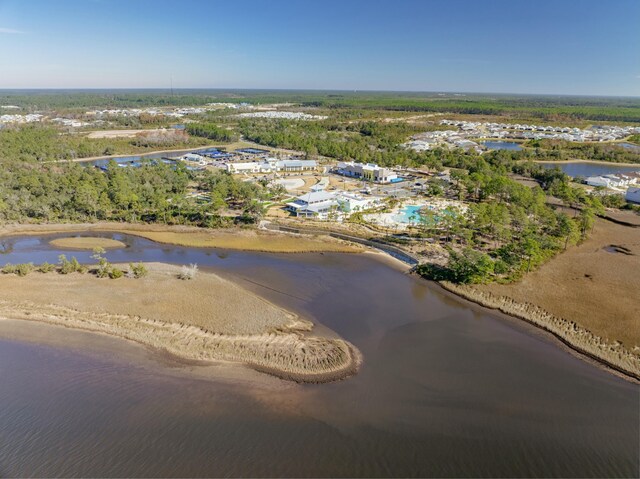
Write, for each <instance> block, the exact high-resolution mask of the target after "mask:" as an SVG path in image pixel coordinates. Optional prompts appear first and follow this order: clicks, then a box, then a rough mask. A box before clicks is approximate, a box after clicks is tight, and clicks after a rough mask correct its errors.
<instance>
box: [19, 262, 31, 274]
mask: <svg viewBox="0 0 640 479" xmlns="http://www.w3.org/2000/svg"><path fill="white" fill-rule="evenodd" d="M33 269H34V266H33V263H21V264H18V265H16V274H17V275H18V276H26V275H28V274H29V273H31V272H32V271H33Z"/></svg>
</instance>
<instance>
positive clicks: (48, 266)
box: [38, 261, 56, 273]
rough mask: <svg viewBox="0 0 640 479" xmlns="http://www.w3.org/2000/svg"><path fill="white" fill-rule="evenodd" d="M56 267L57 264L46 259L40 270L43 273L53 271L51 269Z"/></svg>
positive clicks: (39, 267)
mask: <svg viewBox="0 0 640 479" xmlns="http://www.w3.org/2000/svg"><path fill="white" fill-rule="evenodd" d="M55 269H56V265H55V264H51V263H47V262H46V261H45V262H44V263H42V264H41V265H40V266H38V271H39V272H41V273H51V271H53V270H55Z"/></svg>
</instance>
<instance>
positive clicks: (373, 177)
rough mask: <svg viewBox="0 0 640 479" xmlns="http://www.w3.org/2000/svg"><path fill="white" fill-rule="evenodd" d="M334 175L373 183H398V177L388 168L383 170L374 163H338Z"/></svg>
mask: <svg viewBox="0 0 640 479" xmlns="http://www.w3.org/2000/svg"><path fill="white" fill-rule="evenodd" d="M336 173H338V174H339V175H343V176H348V177H350V178H358V179H362V180H365V181H372V182H374V183H391V182H394V181H398V175H396V174H395V173H394V172H393V171H392V170H390V169H388V168H383V167H381V166H378V165H376V164H374V163H366V164H365V163H358V162H354V161H341V162H339V163H338V165H337V168H336Z"/></svg>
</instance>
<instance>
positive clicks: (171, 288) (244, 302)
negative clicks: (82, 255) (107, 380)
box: [0, 263, 361, 382]
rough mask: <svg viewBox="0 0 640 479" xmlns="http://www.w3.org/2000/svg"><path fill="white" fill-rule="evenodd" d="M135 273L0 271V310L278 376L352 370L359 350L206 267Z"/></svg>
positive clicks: (314, 376) (316, 378) (338, 375)
mask: <svg viewBox="0 0 640 479" xmlns="http://www.w3.org/2000/svg"><path fill="white" fill-rule="evenodd" d="M148 267H149V270H150V274H149V275H148V276H147V277H145V278H142V279H130V278H122V279H119V280H115V281H114V280H101V279H98V278H96V277H94V276H91V275H81V274H69V275H54V274H41V273H32V274H30V275H29V276H25V277H18V276H14V275H0V288H1V289H2V292H3V293H2V295H1V297H2V298H3V299H0V317H4V318H8V319H25V320H30V321H40V322H45V323H49V324H54V325H59V326H65V327H70V328H76V329H82V330H86V331H93V332H100V333H106V334H109V335H112V336H117V337H120V338H124V339H128V340H131V341H135V342H138V343H140V344H143V345H146V346H149V347H151V348H154V349H157V350H160V351H166V352H168V353H170V354H172V355H175V356H177V357H179V358H182V359H187V360H198V361H230V362H236V363H241V364H245V365H248V366H249V367H252V368H254V369H256V370H259V371H262V372H266V373H269V374H272V375H275V376H278V377H280V378H284V379H289V380H295V381H301V382H326V381H332V380H337V379H342V378H344V377H347V376H349V375H351V374H353V373H355V372H356V371H357V368H358V366H359V364H360V361H361V359H360V354H359V352H358V351H357V350H356V349H355V347H353V346H352V345H350V344H349V343H347V342H346V341H343V340H341V339H332V338H325V337H320V336H316V335H314V334H313V332H312V329H313V324H312V323H311V322H310V321H308V320H305V319H301V318H299V317H297V316H296V315H294V314H292V313H290V312H288V311H285V310H283V309H281V308H279V307H277V306H275V305H273V304H272V303H269V302H267V301H266V300H264V299H262V298H260V297H258V296H257V295H255V294H253V293H251V292H249V291H247V290H245V289H243V288H241V287H240V286H238V285H236V284H234V283H232V282H230V281H227V280H224V279H222V278H220V277H218V276H217V275H214V274H210V273H199V274H198V275H197V277H196V278H194V279H192V280H190V281H181V280H179V279H177V278H176V276H177V273H178V271H179V268H178V267H175V266H169V265H162V264H157V263H152V264H150V265H148Z"/></svg>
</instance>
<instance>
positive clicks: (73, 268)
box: [58, 254, 87, 274]
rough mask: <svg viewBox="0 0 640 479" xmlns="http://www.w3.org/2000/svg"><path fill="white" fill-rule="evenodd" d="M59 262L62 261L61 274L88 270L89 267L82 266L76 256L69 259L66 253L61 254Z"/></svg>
mask: <svg viewBox="0 0 640 479" xmlns="http://www.w3.org/2000/svg"><path fill="white" fill-rule="evenodd" d="M58 262H59V263H60V269H59V270H58V271H59V273H60V274H70V273H86V272H87V268H86V267H85V266H82V265H81V264H80V263H79V262H78V260H77V259H76V258H75V256H72V257H71V261H69V260H68V259H67V257H66V256H65V255H63V254H61V255H60V256H58Z"/></svg>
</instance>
